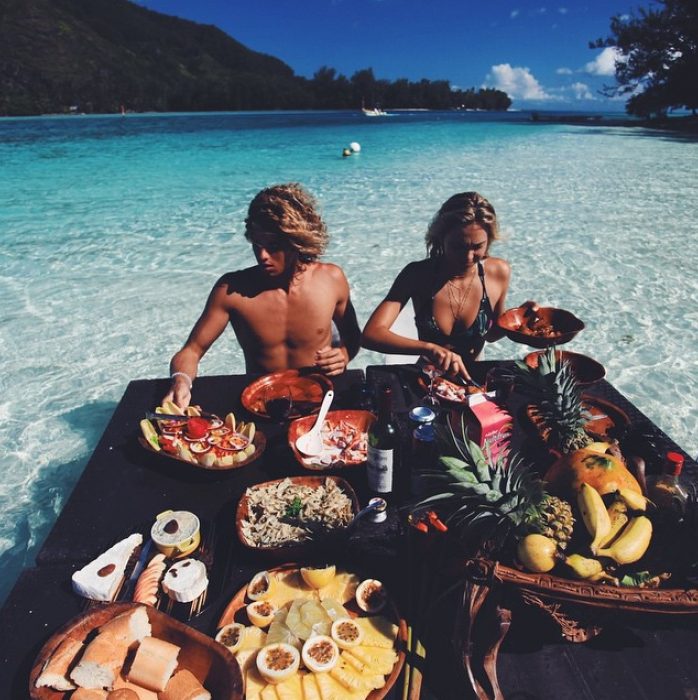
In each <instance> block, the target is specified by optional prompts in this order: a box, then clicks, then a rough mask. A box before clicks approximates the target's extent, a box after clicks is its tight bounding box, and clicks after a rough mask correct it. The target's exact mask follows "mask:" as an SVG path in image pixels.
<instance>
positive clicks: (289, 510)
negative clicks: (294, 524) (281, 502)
mask: <svg viewBox="0 0 698 700" xmlns="http://www.w3.org/2000/svg"><path fill="white" fill-rule="evenodd" d="M301 510H303V501H301V499H300V498H299V497H298V496H296V497H295V498H294V499H293V501H291V503H290V505H287V506H286V517H287V518H297V517H298V516H299V515H300V514H301Z"/></svg>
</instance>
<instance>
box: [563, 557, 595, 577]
mask: <svg viewBox="0 0 698 700" xmlns="http://www.w3.org/2000/svg"><path fill="white" fill-rule="evenodd" d="M565 564H567V566H569V567H570V569H572V571H573V572H574V575H575V576H576V577H577V578H584V579H587V578H591V577H592V576H598V575H599V574H601V573H603V565H602V564H601V562H600V561H599V560H598V559H589V558H588V557H583V556H582V555H581V554H570V555H569V556H568V557H565Z"/></svg>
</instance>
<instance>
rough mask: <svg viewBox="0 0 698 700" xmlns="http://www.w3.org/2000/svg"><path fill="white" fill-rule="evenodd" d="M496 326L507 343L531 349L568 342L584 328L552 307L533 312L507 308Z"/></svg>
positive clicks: (570, 316) (525, 309) (572, 317)
mask: <svg viewBox="0 0 698 700" xmlns="http://www.w3.org/2000/svg"><path fill="white" fill-rule="evenodd" d="M497 325H498V326H499V327H500V328H501V329H502V330H503V331H504V332H505V334H506V336H507V338H509V340H511V341H513V342H515V343H522V344H524V345H530V346H531V347H534V348H548V347H551V346H553V345H562V344H563V343H568V342H569V341H570V340H572V338H574V337H575V336H576V335H577V333H579V331H581V330H583V329H584V322H583V321H581V320H580V319H578V318H577V317H576V316H575V315H574V314H573V313H571V312H570V311H566V310H565V309H556V308H554V307H551V306H544V307H540V308H538V309H537V310H536V311H533V310H532V309H530V308H528V307H525V306H519V307H517V308H515V309H509V310H508V311H505V312H504V313H503V314H502V315H501V316H500V317H499V318H498V319H497Z"/></svg>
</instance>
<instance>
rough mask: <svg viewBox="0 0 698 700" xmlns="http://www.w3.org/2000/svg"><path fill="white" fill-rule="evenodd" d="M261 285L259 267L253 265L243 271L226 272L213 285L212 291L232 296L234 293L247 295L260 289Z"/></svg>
mask: <svg viewBox="0 0 698 700" xmlns="http://www.w3.org/2000/svg"><path fill="white" fill-rule="evenodd" d="M261 283H262V275H261V274H260V272H259V267H257V266H256V265H255V266H253V267H247V268H245V269H244V270H235V271H233V272H226V273H225V274H224V275H222V276H221V277H219V278H218V281H217V282H216V283H215V284H214V285H213V289H214V291H216V292H218V293H225V294H226V295H233V294H235V293H247V292H249V291H250V290H252V289H255V288H258V287H260V286H261Z"/></svg>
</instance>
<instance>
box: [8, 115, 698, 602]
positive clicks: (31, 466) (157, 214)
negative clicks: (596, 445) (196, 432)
mask: <svg viewBox="0 0 698 700" xmlns="http://www.w3.org/2000/svg"><path fill="white" fill-rule="evenodd" d="M524 116H525V115H517V114H509V115H499V116H496V115H495V116H492V115H481V114H472V113H470V114H459V113H449V114H439V113H411V114H401V115H400V116H395V117H389V118H385V119H366V118H364V117H363V116H362V115H359V114H348V113H346V114H343V113H327V114H225V115H168V116H148V115H129V116H128V117H126V118H121V117H70V118H41V119H26V120H1V121H0V261H1V262H2V267H1V272H0V350H1V351H2V357H3V371H2V374H1V375H0V389H1V393H0V418H2V420H1V421H0V472H1V478H0V509H2V512H3V514H4V517H3V519H2V522H0V566H1V567H2V574H1V576H2V578H1V579H0V600H2V598H3V597H4V596H5V595H6V593H7V592H8V591H9V588H10V587H11V585H12V582H13V581H14V579H15V578H16V575H17V573H18V572H19V570H20V569H21V567H22V566H25V565H31V564H32V562H33V558H34V556H35V554H36V551H37V550H38V548H39V547H40V545H41V542H42V541H43V538H44V537H45V536H46V534H47V532H48V530H49V528H50V526H51V524H52V523H53V521H54V520H55V518H56V515H57V514H58V513H59V512H60V509H61V507H62V505H63V503H64V502H65V500H66V498H67V496H68V495H69V493H70V490H71V488H72V486H73V484H74V483H75V481H76V480H77V478H78V477H79V475H80V472H81V470H82V469H83V467H84V465H85V463H86V461H87V458H88V456H89V455H90V453H91V452H92V450H93V449H94V447H95V445H96V443H97V441H98V438H99V436H100V435H101V433H102V431H103V429H104V427H105V425H106V423H107V422H108V420H109V418H110V416H111V414H112V412H113V410H114V407H115V406H116V404H117V403H118V401H119V399H120V397H121V395H122V394H123V391H124V389H125V388H126V385H127V383H128V382H129V381H130V380H131V379H136V378H148V377H161V376H165V375H166V374H167V371H168V360H169V357H170V356H171V355H172V353H173V352H174V351H175V350H176V349H177V348H178V347H179V345H180V344H181V343H182V342H183V340H184V338H185V337H186V335H187V333H188V331H189V329H190V327H191V325H192V324H193V322H194V321H195V320H196V318H197V316H198V314H199V312H200V311H201V308H202V305H203V303H204V301H205V298H206V295H207V293H208V291H209V289H210V287H211V285H212V284H213V283H214V282H215V280H216V279H217V277H218V276H219V275H220V274H221V273H222V272H224V271H226V270H230V269H234V268H236V267H240V266H245V265H249V264H252V263H253V257H252V255H251V252H250V250H249V246H248V244H247V243H246V242H245V240H244V238H243V236H242V232H243V219H244V215H245V210H246V207H247V204H248V202H249V200H250V199H251V197H252V196H253V195H254V194H255V193H256V192H257V191H258V190H259V189H260V188H262V187H264V186H267V185H269V184H272V183H275V182H283V181H288V180H297V181H300V182H302V183H304V184H305V185H307V186H308V187H309V188H310V189H311V190H312V191H313V192H314V193H316V195H317V196H318V198H319V200H320V202H321V204H322V208H323V211H324V214H325V218H326V220H327V222H328V225H329V229H330V232H331V234H332V242H331V245H330V249H329V251H328V255H327V259H329V260H332V261H334V262H337V263H339V264H340V265H342V266H343V267H344V269H345V271H346V273H347V276H348V278H349V280H350V283H351V286H352V294H353V298H354V302H355V305H356V308H357V312H358V314H359V318H360V321H361V323H363V322H364V321H365V320H366V318H367V317H368V314H369V313H370V312H371V310H372V309H373V307H374V306H375V305H376V304H377V303H378V301H379V300H380V299H381V297H382V295H383V294H384V293H385V291H386V290H387V288H388V286H389V284H390V282H391V280H392V278H393V277H394V275H395V273H396V272H397V271H398V270H399V269H400V268H401V267H402V266H403V265H404V264H405V263H407V262H408V261H409V260H411V259H414V258H418V257H421V256H422V255H423V250H424V249H423V235H424V232H425V229H426V226H427V223H428V221H429V219H430V218H431V216H432V215H433V213H434V212H435V211H436V209H437V208H438V206H439V205H440V203H441V202H442V201H443V200H444V199H446V198H447V197H448V196H450V195H451V194H453V193H454V192H457V191H462V190H470V189H475V190H478V191H480V192H482V193H483V194H485V195H486V196H487V197H488V198H489V199H490V200H491V201H492V202H493V204H494V205H495V207H496V209H497V211H498V214H499V218H500V222H501V227H502V230H503V233H504V236H505V240H503V241H502V242H500V243H499V244H498V245H497V247H496V249H495V251H494V252H495V254H497V255H500V256H501V257H504V258H506V259H508V260H510V261H511V263H512V267H513V279H512V285H511V292H510V296H509V302H510V304H509V305H511V306H513V305H515V304H517V303H520V302H521V301H523V300H525V299H529V298H534V299H537V300H539V301H540V302H541V303H545V304H550V305H555V306H562V307H564V308H567V309H570V310H572V311H574V312H575V313H576V314H577V315H578V316H579V317H581V318H582V319H584V321H585V322H586V324H587V328H586V330H585V331H584V332H583V333H581V334H580V335H579V336H578V337H577V338H576V339H575V340H574V341H573V342H572V343H571V344H570V345H569V346H568V347H569V348H570V349H573V350H577V351H579V352H583V353H586V354H590V355H592V356H594V357H595V358H597V359H598V360H599V361H601V362H602V363H603V364H604V365H605V366H606V367H607V370H608V378H609V380H610V381H612V382H613V383H614V384H615V385H616V386H617V387H618V388H619V389H620V390H621V391H622V392H624V393H625V394H626V395H627V396H628V397H629V398H630V399H631V400H632V401H634V402H635V403H636V404H637V406H638V407H639V408H640V409H641V410H642V411H643V412H645V413H646V414H647V415H649V416H650V417H651V418H652V419H653V420H654V421H655V422H656V423H658V424H659V425H660V426H661V427H662V428H663V429H664V430H665V431H666V432H667V433H668V434H669V435H670V436H671V437H673V438H674V439H675V440H676V441H677V442H678V443H679V444H680V445H682V446H683V447H684V448H685V449H687V450H688V451H689V452H690V453H691V454H696V453H697V452H698V440H697V439H696V437H695V435H694V427H695V425H696V419H697V418H698V305H697V304H696V299H697V298H698V281H697V278H696V275H695V272H694V269H695V262H694V261H695V259H696V257H698V235H696V234H698V223H697V221H696V210H697V207H696V205H697V204H698V201H697V200H698V194H697V191H696V186H695V173H696V171H698V143H696V142H695V141H692V140H686V139H680V138H674V137H672V136H666V135H658V134H652V133H651V132H648V131H645V130H641V129H623V128H596V127H593V128H592V127H580V126H567V125H561V126H558V125H551V124H546V125H532V124H530V123H527V122H526V121H525V119H524ZM351 141H358V142H359V143H360V144H361V146H362V151H361V153H360V154H359V155H356V156H352V157H351V158H342V157H341V151H342V148H344V147H345V146H346V145H348V143H349V142H351ZM487 353H488V355H487V356H488V357H514V356H516V357H520V356H522V355H523V354H524V353H525V350H524V348H523V347H522V346H518V345H515V344H513V343H511V342H510V341H508V340H503V341H500V342H499V343H497V344H496V345H494V346H489V347H488V351H487ZM377 361H380V358H379V357H378V356H377V355H375V354H373V353H368V352H365V351H363V352H362V353H361V354H360V355H359V357H358V358H357V360H356V361H355V366H365V365H366V364H371V363H374V362H377ZM201 371H202V373H206V374H221V373H234V372H242V371H243V363H242V354H241V353H240V351H239V349H238V347H237V345H236V342H235V339H234V336H233V333H232V331H227V332H226V333H225V334H224V336H223V337H222V338H221V339H220V340H219V341H218V343H217V344H216V345H215V346H214V347H213V348H212V349H211V351H210V352H209V354H208V355H207V356H206V358H205V359H204V361H203V363H202V367H201Z"/></svg>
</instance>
